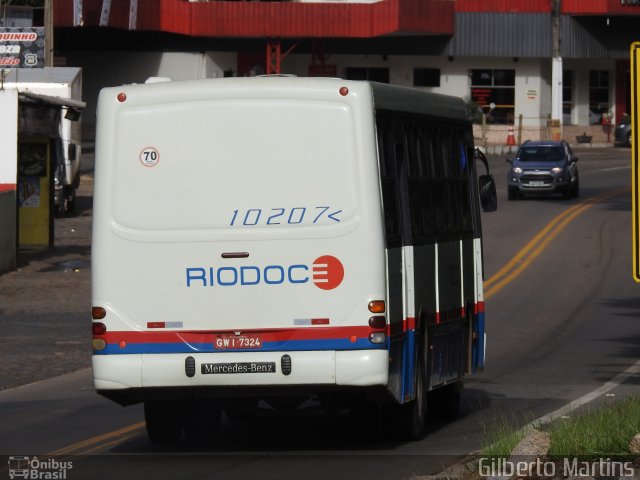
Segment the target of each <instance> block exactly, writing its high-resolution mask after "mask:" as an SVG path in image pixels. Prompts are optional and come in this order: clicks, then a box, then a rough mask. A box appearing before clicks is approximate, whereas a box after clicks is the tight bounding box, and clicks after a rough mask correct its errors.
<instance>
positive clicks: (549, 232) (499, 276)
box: [484, 187, 629, 300]
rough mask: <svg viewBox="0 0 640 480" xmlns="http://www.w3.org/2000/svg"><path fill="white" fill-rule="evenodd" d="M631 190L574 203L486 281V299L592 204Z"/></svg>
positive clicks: (518, 272)
mask: <svg viewBox="0 0 640 480" xmlns="http://www.w3.org/2000/svg"><path fill="white" fill-rule="evenodd" d="M628 191H629V187H624V188H620V189H618V190H614V191H612V192H607V193H603V194H601V195H598V196H596V197H593V198H590V199H589V200H587V201H585V202H582V203H579V204H577V205H574V206H573V207H571V208H569V209H567V210H565V211H564V212H562V213H561V214H559V215H558V216H556V217H555V218H554V219H553V220H551V222H549V223H548V224H547V226H545V228H543V229H542V230H541V231H540V232H538V234H536V235H535V236H534V237H533V238H532V239H531V240H530V241H529V243H527V244H526V245H525V246H524V247H523V248H522V250H520V251H519V252H518V253H516V255H515V256H514V257H513V258H512V259H511V260H509V262H507V263H506V264H505V265H504V267H502V268H501V269H500V270H499V271H498V272H496V273H495V274H494V275H493V276H491V278H489V279H488V280H487V281H486V282H484V288H485V294H484V298H485V300H487V299H489V298H490V297H492V296H493V295H495V294H496V293H498V292H499V291H500V290H502V288H504V287H505V286H506V285H507V284H509V283H510V282H512V281H513V280H514V279H515V278H516V277H518V276H519V275H520V274H521V273H522V272H523V271H524V270H525V269H526V268H527V267H528V266H529V265H530V264H531V263H532V262H533V261H534V260H535V259H536V258H537V257H538V256H539V255H540V254H541V253H542V251H543V250H544V249H545V248H546V247H547V245H548V244H549V242H551V240H553V239H554V238H555V237H556V236H557V235H558V234H559V233H560V232H561V231H562V230H564V228H565V227H566V226H567V225H568V224H569V223H570V222H571V221H572V220H573V219H575V218H576V217H577V216H578V215H580V214H582V213H584V212H585V211H587V210H588V209H590V208H591V207H592V206H594V205H595V204H597V203H600V202H602V201H604V200H607V199H609V198H611V197H615V196H618V195H621V194H623V193H626V192H628Z"/></svg>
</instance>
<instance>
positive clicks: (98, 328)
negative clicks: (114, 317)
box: [91, 322, 107, 336]
mask: <svg viewBox="0 0 640 480" xmlns="http://www.w3.org/2000/svg"><path fill="white" fill-rule="evenodd" d="M106 332H107V326H106V325H105V324H104V323H102V322H93V323H92V324H91V334H92V335H93V336H98V335H104V334H105V333H106Z"/></svg>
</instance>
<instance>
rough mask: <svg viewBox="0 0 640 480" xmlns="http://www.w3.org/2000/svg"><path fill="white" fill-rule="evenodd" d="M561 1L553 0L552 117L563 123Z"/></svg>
mask: <svg viewBox="0 0 640 480" xmlns="http://www.w3.org/2000/svg"><path fill="white" fill-rule="evenodd" d="M560 2H561V0H552V9H553V10H552V13H551V22H552V23H551V35H552V41H553V46H552V48H553V52H552V58H551V118H552V119H553V120H558V121H559V122H560V125H562V56H561V51H560V42H561V39H560V22H561V16H560V12H561V9H560Z"/></svg>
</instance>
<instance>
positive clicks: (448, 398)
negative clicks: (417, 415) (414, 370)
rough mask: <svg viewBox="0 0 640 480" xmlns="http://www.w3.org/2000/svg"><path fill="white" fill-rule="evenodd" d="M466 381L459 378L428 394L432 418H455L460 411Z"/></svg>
mask: <svg viewBox="0 0 640 480" xmlns="http://www.w3.org/2000/svg"><path fill="white" fill-rule="evenodd" d="M463 385H464V382H463V381H462V380H458V381H457V382H455V383H450V384H449V385H445V386H444V387H441V388H438V389H437V390H432V391H431V392H429V395H428V405H429V414H430V415H431V416H432V418H437V419H445V420H455V419H456V418H458V413H459V411H460V398H461V396H462V387H463Z"/></svg>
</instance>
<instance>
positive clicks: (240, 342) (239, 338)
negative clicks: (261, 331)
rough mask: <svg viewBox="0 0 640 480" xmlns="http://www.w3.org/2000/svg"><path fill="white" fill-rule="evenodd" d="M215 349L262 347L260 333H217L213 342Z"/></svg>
mask: <svg viewBox="0 0 640 480" xmlns="http://www.w3.org/2000/svg"><path fill="white" fill-rule="evenodd" d="M213 347H214V348H215V349H216V350H234V349H244V348H262V337H260V335H251V334H248V335H217V336H216V339H215V340H214V342H213Z"/></svg>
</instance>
